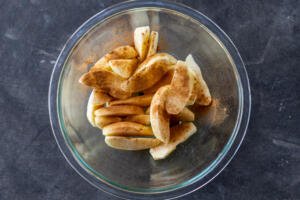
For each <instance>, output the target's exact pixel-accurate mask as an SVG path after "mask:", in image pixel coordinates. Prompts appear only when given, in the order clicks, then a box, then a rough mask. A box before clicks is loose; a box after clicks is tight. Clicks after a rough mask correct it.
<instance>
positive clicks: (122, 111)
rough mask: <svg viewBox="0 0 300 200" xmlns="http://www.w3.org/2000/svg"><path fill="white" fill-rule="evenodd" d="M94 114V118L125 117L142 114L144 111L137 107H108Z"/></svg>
mask: <svg viewBox="0 0 300 200" xmlns="http://www.w3.org/2000/svg"><path fill="white" fill-rule="evenodd" d="M94 114H95V115H96V116H127V115H140V114H144V110H143V109H142V108H141V107H139V106H129V105H120V106H109V107H105V108H99V109H97V110H96V111H95V112H94Z"/></svg>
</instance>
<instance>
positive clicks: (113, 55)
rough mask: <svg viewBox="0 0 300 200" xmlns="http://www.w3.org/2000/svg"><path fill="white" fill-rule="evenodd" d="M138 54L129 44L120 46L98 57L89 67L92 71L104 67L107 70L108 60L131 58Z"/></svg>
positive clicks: (108, 67)
mask: <svg viewBox="0 0 300 200" xmlns="http://www.w3.org/2000/svg"><path fill="white" fill-rule="evenodd" d="M137 56H138V53H137V52H136V50H135V49H134V48H133V47H132V46H129V45H126V46H120V47H117V48H115V49H114V50H112V51H111V52H110V53H108V54H106V55H105V56H103V57H102V58H100V59H99V60H98V61H97V62H96V63H95V65H94V66H93V67H92V68H91V70H92V71H94V70H98V69H105V70H109V69H110V66H109V63H108V62H109V61H110V60H113V59H132V58H136V57H137Z"/></svg>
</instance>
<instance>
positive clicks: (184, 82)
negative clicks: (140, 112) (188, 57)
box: [166, 61, 194, 115]
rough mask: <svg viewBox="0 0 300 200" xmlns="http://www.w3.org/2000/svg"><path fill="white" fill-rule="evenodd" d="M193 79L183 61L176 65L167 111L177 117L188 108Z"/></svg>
mask: <svg viewBox="0 0 300 200" xmlns="http://www.w3.org/2000/svg"><path fill="white" fill-rule="evenodd" d="M193 83H194V82H193V77H192V76H191V75H190V73H189V70H188V68H187V66H186V64H185V62H183V61H178V62H177V64H176V65H175V72H174V76H173V79H172V82H171V87H170V92H169V95H168V98H167V100H166V111H167V112H168V113H169V114H173V115H177V114H178V113H180V112H181V111H182V110H183V108H184V107H185V106H186V104H187V102H188V100H189V97H190V95H191V93H192V90H193Z"/></svg>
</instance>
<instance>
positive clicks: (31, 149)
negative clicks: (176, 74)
mask: <svg viewBox="0 0 300 200" xmlns="http://www.w3.org/2000/svg"><path fill="white" fill-rule="evenodd" d="M116 2H117V1H99V0H97V1H96V0H93V1H89V2H86V1H80V0H76V1H74V0H66V1H60V0H55V1H42V0H30V1H29V0H28V1H27V0H24V1H21V0H19V1H18V0H12V1H9V0H4V1H3V0H2V1H1V0H0V67H1V68H0V69H1V73H0V199H5V200H6V199H115V198H113V197H111V196H109V195H107V194H105V193H103V192H100V191H98V190H97V189H95V188H93V187H92V186H91V185H89V184H88V183H87V182H85V181H84V180H83V179H82V178H81V177H80V176H79V175H77V174H76V172H75V171H74V170H73V169H72V168H71V167H70V166H69V165H68V164H67V162H66V161H65V159H64V158H63V156H62V154H61V153H60V152H59V149H58V147H57V145H56V143H55V141H54V138H53V136H52V132H51V128H50V124H49V118H48V109H47V93H48V84H49V79H50V74H51V71H52V68H53V65H54V62H55V60H56V58H57V56H58V54H59V52H60V50H61V48H62V46H63V44H64V43H65V42H66V40H67V39H68V37H69V36H70V35H71V34H72V33H73V32H74V31H75V30H76V28H77V27H78V26H80V25H81V24H82V23H83V22H84V21H85V20H87V19H88V18H89V17H91V16H92V15H93V14H95V13H97V12H99V11H100V10H102V9H103V8H105V7H107V6H109V5H112V4H114V3H116ZM180 2H184V3H185V4H187V5H189V6H191V7H193V8H196V9H198V10H199V11H201V12H203V13H204V14H206V15H207V16H208V17H210V18H211V19H213V20H214V21H215V22H216V23H217V24H218V25H219V26H220V27H221V28H222V29H223V30H224V31H225V32H226V33H227V34H228V35H229V37H231V39H232V40H233V42H234V43H235V44H236V46H237V48H238V49H239V51H240V53H241V55H242V57H243V58H244V61H245V64H246V68H247V70H248V73H249V78H250V83H251V90H252V103H253V109H252V116H251V120H250V125H249V130H248V133H247V136H246V138H245V141H244V143H243V145H242V146H241V149H240V151H239V152H238V154H237V155H236V157H235V158H234V159H233V161H232V162H231V163H230V164H229V166H228V167H227V168H226V169H225V170H224V171H223V172H222V173H221V174H220V175H219V176H218V177H217V178H216V179H215V180H214V181H213V182H211V183H210V184H209V185H207V186H206V187H205V188H203V189H201V190H199V191H197V192H195V193H193V194H191V195H189V196H187V197H186V199H204V200H209V199H249V200H252V199H280V200H281V199H300V131H299V129H300V116H299V113H300V89H299V88H300V84H299V83H300V60H299V57H300V42H299V41H300V33H299V31H300V26H299V13H300V3H299V1H297V0H294V1H292V0H290V1H270V0H269V1H241V0H239V1H225V0H224V1H219V0H218V1H210V0H206V1H180Z"/></svg>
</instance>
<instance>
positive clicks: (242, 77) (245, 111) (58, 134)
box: [48, 1, 251, 199]
mask: <svg viewBox="0 0 300 200" xmlns="http://www.w3.org/2000/svg"><path fill="white" fill-rule="evenodd" d="M142 7H158V8H165V9H169V10H174V11H177V12H180V13H182V14H185V15H187V16H190V17H192V18H193V19H195V20H197V21H199V22H201V23H202V24H203V25H204V26H205V27H206V28H208V29H209V30H210V31H211V32H212V33H213V34H215V35H216V36H217V37H218V39H219V40H220V41H221V42H222V45H223V46H224V48H226V50H227V51H228V53H229V54H230V56H231V58H232V60H233V62H234V64H235V66H236V70H237V72H238V75H239V84H238V85H239V96H240V103H241V105H242V106H240V110H239V112H240V114H239V119H237V120H239V123H238V124H237V126H236V127H235V130H234V132H235V133H233V134H232V136H231V137H230V139H229V141H228V142H227V144H226V145H225V147H224V148H223V150H222V152H221V153H220V154H219V156H218V157H217V158H216V160H217V161H218V162H215V161H216V160H215V161H214V162H212V163H211V164H210V165H209V166H208V167H207V168H206V169H205V170H203V171H206V173H204V174H203V171H202V172H201V173H202V176H201V177H200V176H199V175H197V176H196V177H194V178H193V180H188V182H189V183H188V184H185V185H184V186H179V187H177V188H176V187H175V188H172V189H169V190H165V191H154V192H149V191H144V192H143V191H133V190H128V189H124V188H120V187H118V186H116V185H112V184H110V183H108V182H107V181H105V180H101V181H100V180H99V178H96V177H95V176H94V175H93V174H92V173H91V172H88V171H86V170H85V169H84V167H83V166H82V165H84V164H83V163H80V162H82V161H80V162H78V160H76V158H75V157H74V156H73V154H74V153H75V154H76V152H71V148H70V147H69V146H68V144H67V141H66V140H65V138H64V136H63V130H62V128H61V125H60V119H59V109H58V105H59V103H58V101H59V98H58V97H59V85H60V84H59V82H60V77H61V74H62V72H63V69H64V64H65V62H66V60H67V58H68V56H69V54H70V53H71V52H72V50H73V48H74V46H76V44H77V42H78V41H79V40H80V39H81V38H82V37H83V36H84V35H85V34H86V33H87V32H88V31H89V30H91V29H92V28H93V27H94V26H95V25H96V24H98V23H99V22H101V21H102V20H104V19H106V18H108V17H110V16H111V15H114V14H117V13H119V12H122V11H125V10H129V9H134V8H142ZM48 108H49V116H50V123H51V127H52V132H53V135H54V138H55V140H56V142H57V144H58V146H59V148H60V151H61V152H62V154H63V155H64V157H65V159H66V160H67V161H68V163H69V164H70V165H71V167H72V168H73V169H74V170H75V171H76V172H77V173H78V174H79V175H80V176H81V177H83V178H84V179H85V180H86V181H87V182H89V183H90V184H92V185H93V186H95V187H96V188H98V189H100V190H102V191H104V192H107V193H110V194H112V195H114V196H117V197H120V198H124V199H152V198H155V199H172V198H178V197H181V196H184V195H186V194H189V193H191V192H193V191H195V190H197V189H199V188H201V187H203V186H205V185H206V184H207V183H209V182H210V181H211V180H212V179H214V178H215V177H216V176H217V175H218V174H219V173H220V172H221V171H222V170H223V169H224V168H225V167H226V166H227V165H228V164H229V162H230V160H231V159H232V158H233V156H234V155H235V154H236V152H237V150H238V149H239V147H240V145H241V143H242V141H243V138H244V136H245V134H246V130H247V127H248V122H249V118H250V112H251V94H250V84H249V79H248V75H247V71H246V69H245V66H244V63H243V60H242V58H241V56H240V54H239V52H238V50H237V49H236V47H235V45H234V44H233V42H232V41H231V39H230V38H229V37H228V36H227V35H226V33H225V32H224V31H223V30H222V29H221V28H220V27H218V25H216V24H215V23H214V22H213V21H212V20H210V19H209V18H208V17H206V16H205V15H203V14H202V13H200V12H199V11H197V10H194V9H192V8H190V7H187V6H185V5H183V4H178V3H173V2H167V1H127V2H122V3H118V4H115V5H113V6H111V7H108V8H106V9H104V10H102V11H101V12H99V13H97V14H95V15H94V16H92V17H91V18H90V19H88V20H87V21H86V22H85V23H84V24H82V25H81V26H80V27H79V28H78V29H77V30H76V31H75V32H74V33H73V34H72V35H71V36H70V38H69V39H68V41H67V42H66V44H65V46H64V47H63V49H62V51H61V53H60V54H59V56H58V58H57V61H56V63H55V66H54V69H53V72H52V75H51V79H50V85H49V95H48ZM79 157H80V156H79ZM79 160H80V159H79ZM201 173H199V174H201ZM179 185H181V184H179Z"/></svg>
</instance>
